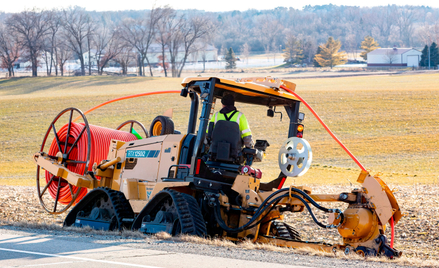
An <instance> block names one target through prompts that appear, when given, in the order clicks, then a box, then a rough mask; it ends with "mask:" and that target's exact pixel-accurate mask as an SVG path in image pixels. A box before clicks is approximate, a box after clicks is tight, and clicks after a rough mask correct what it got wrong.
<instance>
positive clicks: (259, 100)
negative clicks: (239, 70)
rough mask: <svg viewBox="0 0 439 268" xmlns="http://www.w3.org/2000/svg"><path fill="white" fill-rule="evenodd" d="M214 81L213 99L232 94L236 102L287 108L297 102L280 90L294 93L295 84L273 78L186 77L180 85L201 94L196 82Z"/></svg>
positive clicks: (293, 97)
mask: <svg viewBox="0 0 439 268" xmlns="http://www.w3.org/2000/svg"><path fill="white" fill-rule="evenodd" d="M211 79H215V80H216V82H215V89H214V93H213V95H214V97H215V98H219V99H221V98H222V97H223V96H224V95H227V94H232V95H233V96H234V97H235V101H236V102H242V103H250V104H258V105H265V106H289V105H290V104H291V102H294V101H299V99H297V98H296V97H295V96H294V95H293V94H291V93H289V92H287V91H286V90H284V89H282V88H281V86H284V87H287V88H288V89H290V90H292V91H294V90H295V88H296V84H294V83H291V82H289V81H286V80H281V79H279V78H274V77H270V76H268V77H247V78H237V79H234V80H232V79H230V78H228V79H227V78H220V77H187V78H185V79H183V81H182V82H181V84H182V85H183V86H184V87H188V89H189V90H191V91H195V92H197V93H198V94H201V89H200V87H199V86H197V85H195V83H196V82H202V81H208V80H211Z"/></svg>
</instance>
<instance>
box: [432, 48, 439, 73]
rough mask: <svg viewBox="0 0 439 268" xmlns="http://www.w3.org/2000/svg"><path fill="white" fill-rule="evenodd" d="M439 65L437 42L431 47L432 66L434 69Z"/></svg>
mask: <svg viewBox="0 0 439 268" xmlns="http://www.w3.org/2000/svg"><path fill="white" fill-rule="evenodd" d="M438 65H439V50H438V47H437V45H436V43H435V42H433V43H432V44H431V46H430V66H431V67H433V68H434V69H436V68H437V66H438Z"/></svg>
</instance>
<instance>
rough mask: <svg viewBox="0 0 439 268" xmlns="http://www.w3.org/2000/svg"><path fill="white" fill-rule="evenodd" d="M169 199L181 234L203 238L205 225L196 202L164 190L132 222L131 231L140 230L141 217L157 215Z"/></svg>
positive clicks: (190, 197)
mask: <svg viewBox="0 0 439 268" xmlns="http://www.w3.org/2000/svg"><path fill="white" fill-rule="evenodd" d="M168 197H170V198H171V199H172V201H173V204H174V206H175V209H176V211H177V216H178V219H179V220H180V225H181V233H183V234H191V235H197V236H205V235H206V233H207V229H206V224H205V223H204V219H203V216H202V214H201V211H200V207H199V206H198V203H197V201H196V200H195V198H193V197H192V196H191V195H188V194H184V193H180V192H178V191H175V190H171V189H165V190H162V191H160V192H159V193H157V195H155V196H154V197H153V199H151V200H150V201H149V202H148V204H147V205H146V206H145V207H144V208H143V209H142V211H141V212H140V213H139V215H138V216H137V219H136V220H134V222H133V226H132V229H133V230H136V229H139V228H140V225H141V221H142V219H143V217H145V216H146V215H148V214H149V213H157V211H160V210H161V207H160V206H162V204H163V202H164V201H165V200H166V198H168Z"/></svg>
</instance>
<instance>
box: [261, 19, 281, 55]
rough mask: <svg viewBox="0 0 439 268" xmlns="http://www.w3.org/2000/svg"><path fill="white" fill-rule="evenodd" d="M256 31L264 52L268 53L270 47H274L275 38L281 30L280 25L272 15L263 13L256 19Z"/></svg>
mask: <svg viewBox="0 0 439 268" xmlns="http://www.w3.org/2000/svg"><path fill="white" fill-rule="evenodd" d="M256 26H257V33H258V34H259V40H260V41H261V43H262V45H263V46H264V50H265V53H266V54H269V53H270V49H271V47H276V43H275V41H276V38H277V36H278V35H279V34H280V33H281V32H282V25H281V24H280V23H279V21H278V20H276V18H275V17H274V16H272V15H263V16H260V17H258V20H257V24H256Z"/></svg>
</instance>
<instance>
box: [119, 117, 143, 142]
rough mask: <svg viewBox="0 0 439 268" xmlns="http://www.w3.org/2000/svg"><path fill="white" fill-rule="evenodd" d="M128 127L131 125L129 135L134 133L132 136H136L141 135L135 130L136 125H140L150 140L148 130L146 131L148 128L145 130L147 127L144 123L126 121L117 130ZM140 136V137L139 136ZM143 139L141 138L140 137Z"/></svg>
mask: <svg viewBox="0 0 439 268" xmlns="http://www.w3.org/2000/svg"><path fill="white" fill-rule="evenodd" d="M127 125H129V126H130V129H129V131H128V132H129V133H132V134H134V135H136V134H137V135H139V133H138V132H137V131H136V130H135V129H134V125H138V126H139V127H140V129H141V130H142V131H143V133H144V134H145V138H148V137H149V135H148V130H146V128H145V126H144V125H143V124H142V123H140V122H139V121H136V120H128V121H125V122H123V123H122V124H120V125H119V126H118V127H117V128H116V130H121V129H122V128H123V127H125V126H127ZM137 135H136V137H137ZM139 136H140V135H139ZM140 137H141V136H140ZM137 138H139V137H137Z"/></svg>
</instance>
